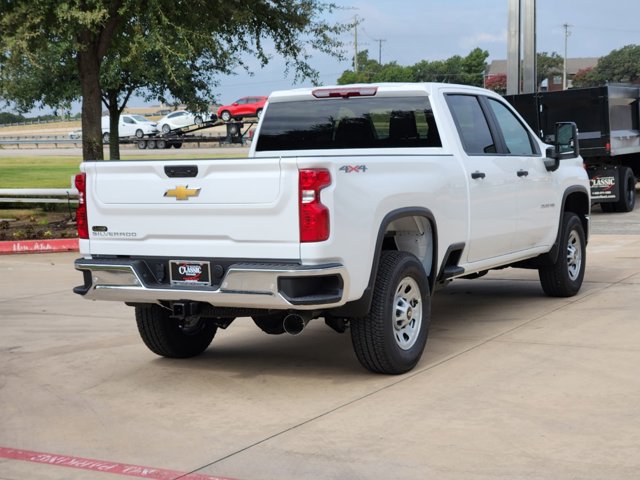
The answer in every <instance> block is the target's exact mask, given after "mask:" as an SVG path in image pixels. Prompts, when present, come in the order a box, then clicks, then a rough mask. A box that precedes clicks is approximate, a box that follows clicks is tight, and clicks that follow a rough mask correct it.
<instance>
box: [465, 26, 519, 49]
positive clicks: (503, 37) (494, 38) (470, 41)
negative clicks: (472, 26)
mask: <svg viewBox="0 0 640 480" xmlns="http://www.w3.org/2000/svg"><path fill="white" fill-rule="evenodd" d="M496 43H498V44H506V43H507V31H506V30H503V31H502V32H500V33H498V34H494V33H489V32H480V33H476V34H474V35H471V36H466V37H462V38H461V39H460V41H459V45H460V46H461V47H464V48H475V47H480V48H482V47H483V46H486V44H496Z"/></svg>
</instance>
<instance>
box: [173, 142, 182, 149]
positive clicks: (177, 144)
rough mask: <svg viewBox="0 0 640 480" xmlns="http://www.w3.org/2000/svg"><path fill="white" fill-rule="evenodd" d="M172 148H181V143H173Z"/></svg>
mask: <svg viewBox="0 0 640 480" xmlns="http://www.w3.org/2000/svg"><path fill="white" fill-rule="evenodd" d="M173 148H182V143H174V144H173Z"/></svg>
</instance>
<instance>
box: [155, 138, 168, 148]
mask: <svg viewBox="0 0 640 480" xmlns="http://www.w3.org/2000/svg"><path fill="white" fill-rule="evenodd" d="M156 148H159V149H160V150H162V149H163V148H169V145H168V144H167V141H166V140H156Z"/></svg>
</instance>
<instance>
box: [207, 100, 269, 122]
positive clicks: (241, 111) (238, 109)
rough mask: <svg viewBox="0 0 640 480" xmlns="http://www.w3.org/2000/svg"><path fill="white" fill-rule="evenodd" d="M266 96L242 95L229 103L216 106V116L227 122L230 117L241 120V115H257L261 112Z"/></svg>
mask: <svg viewBox="0 0 640 480" xmlns="http://www.w3.org/2000/svg"><path fill="white" fill-rule="evenodd" d="M266 101H267V97H242V98H239V99H238V100H236V101H235V102H233V103H232V104H231V105H223V106H221V107H220V108H218V118H221V119H222V120H223V121H225V122H228V121H230V120H231V119H232V118H233V119H235V120H242V117H258V118H260V114H261V113H262V109H263V108H264V104H265V103H266Z"/></svg>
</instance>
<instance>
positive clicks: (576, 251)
mask: <svg viewBox="0 0 640 480" xmlns="http://www.w3.org/2000/svg"><path fill="white" fill-rule="evenodd" d="M586 247H587V242H586V239H585V234H584V228H583V227H582V222H581V221H580V219H579V218H578V216H577V215H576V214H575V213H570V212H568V213H565V214H564V216H563V217H562V230H561V233H560V252H559V253H558V258H557V259H556V261H555V262H554V263H553V264H551V265H545V266H543V267H540V268H539V269H538V276H539V277H540V284H541V285H542V289H543V290H544V293H546V294H547V295H549V296H550V297H572V296H574V295H575V294H577V293H578V291H579V290H580V287H581V286H582V280H583V278H584V269H585V266H586V260H587V249H586Z"/></svg>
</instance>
